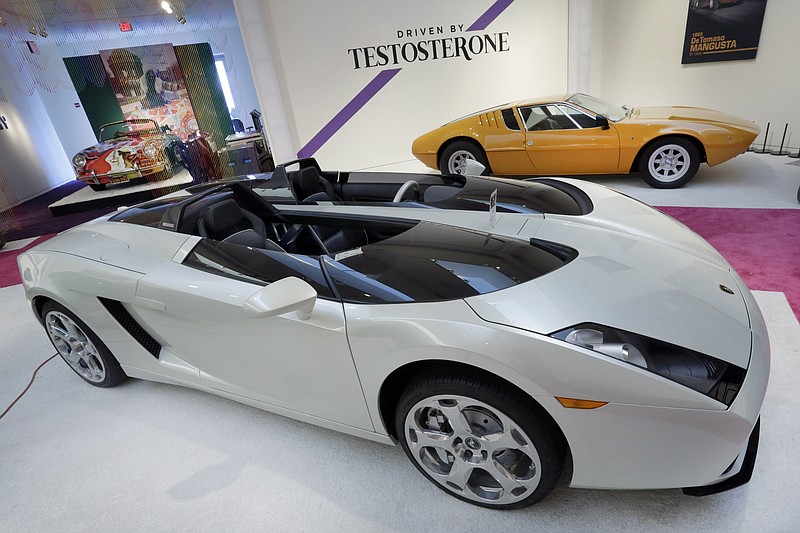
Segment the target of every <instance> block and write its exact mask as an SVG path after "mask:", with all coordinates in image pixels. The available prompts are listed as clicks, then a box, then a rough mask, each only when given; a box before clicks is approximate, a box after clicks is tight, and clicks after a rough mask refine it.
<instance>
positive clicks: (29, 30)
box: [28, 24, 39, 35]
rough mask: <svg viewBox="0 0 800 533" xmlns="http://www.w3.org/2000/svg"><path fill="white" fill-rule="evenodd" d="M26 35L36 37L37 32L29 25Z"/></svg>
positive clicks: (34, 27)
mask: <svg viewBox="0 0 800 533" xmlns="http://www.w3.org/2000/svg"><path fill="white" fill-rule="evenodd" d="M28 33H30V34H31V35H36V34H37V33H39V32H37V31H36V26H34V25H33V24H31V25H30V26H28Z"/></svg>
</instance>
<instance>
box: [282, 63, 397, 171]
mask: <svg viewBox="0 0 800 533" xmlns="http://www.w3.org/2000/svg"><path fill="white" fill-rule="evenodd" d="M400 70H401V69H399V68H393V69H387V70H382V71H380V72H379V73H378V75H377V76H375V77H374V78H373V79H372V81H371V82H369V83H368V84H367V86H366V87H364V88H363V89H361V92H359V93H358V94H357V95H355V97H354V98H353V99H352V100H350V102H348V104H347V105H346V106H344V107H343V108H342V110H341V111H339V112H338V113H337V114H336V116H335V117H333V118H332V119H331V120H330V122H328V123H327V124H325V127H323V128H322V129H321V130H319V133H317V134H316V135H314V137H313V138H312V139H311V140H310V141H308V143H307V144H306V145H305V146H303V147H302V148H301V149H300V151H299V152H297V157H311V156H312V155H314V154H315V153H316V152H317V150H319V149H320V148H322V145H324V144H325V143H326V142H328V141H329V140H330V138H331V137H333V136H334V134H335V133H336V132H337V131H339V130H340V129H341V128H342V126H344V125H345V124H346V123H347V121H348V120H350V119H351V118H353V116H354V115H355V114H356V113H358V111H359V110H360V109H361V108H362V107H364V106H365V105H366V103H367V102H369V101H370V100H371V99H372V97H373V96H375V95H376V94H378V91H380V90H381V89H383V87H384V86H385V85H386V84H387V83H389V82H390V81H391V79H392V78H394V77H395V75H397V73H398V72H400Z"/></svg>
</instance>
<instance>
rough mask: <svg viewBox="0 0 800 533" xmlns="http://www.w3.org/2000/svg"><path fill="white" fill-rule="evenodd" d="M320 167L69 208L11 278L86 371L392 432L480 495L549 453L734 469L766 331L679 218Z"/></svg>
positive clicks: (658, 480)
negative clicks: (105, 211) (86, 217)
mask: <svg viewBox="0 0 800 533" xmlns="http://www.w3.org/2000/svg"><path fill="white" fill-rule="evenodd" d="M329 178H330V179H325V177H323V176H320V173H319V171H318V168H317V167H316V166H309V165H305V166H303V165H301V168H300V169H299V170H297V171H292V172H287V171H286V170H285V169H280V171H279V172H276V173H275V174H274V176H273V179H267V180H261V181H257V182H234V183H226V184H221V185H213V186H210V187H205V188H201V189H202V190H197V191H195V192H194V194H190V193H183V194H179V195H177V197H173V198H169V199H159V200H154V201H151V202H148V203H145V204H141V205H139V206H136V207H132V208H130V209H127V210H123V211H120V212H118V213H116V214H113V215H112V216H108V217H103V218H101V219H98V220H95V221H93V222H89V223H87V224H83V225H81V226H78V227H76V228H74V229H72V230H69V231H66V232H64V233H62V234H60V235H58V236H57V237H54V238H52V239H50V240H49V241H46V242H44V243H43V244H41V245H39V246H37V247H35V248H33V249H32V250H30V251H28V252H27V253H25V254H22V255H21V256H20V257H19V267H20V270H21V273H22V278H23V282H24V285H25V290H26V295H27V298H28V300H29V301H30V304H31V307H32V309H33V312H34V313H35V314H36V316H37V317H38V318H39V319H40V320H41V322H42V324H43V326H44V328H45V330H46V331H47V334H48V335H49V337H50V339H51V340H52V341H53V344H54V345H55V347H56V349H57V350H58V353H59V354H61V356H62V357H63V358H64V360H65V361H66V362H67V364H69V365H70V366H71V367H72V368H73V369H74V370H75V371H76V372H77V373H78V375H80V376H81V377H82V378H83V379H84V380H86V381H87V382H88V383H90V384H92V385H96V386H100V387H110V386H113V385H115V384H117V383H119V382H120V381H122V380H123V379H125V378H126V377H135V378H141V379H149V380H155V381H161V382H165V383H173V384H178V385H184V386H187V387H192V388H195V389H199V390H204V391H207V392H211V393H213V394H217V395H220V396H224V397H226V398H230V399H234V400H237V401H240V402H243V403H246V404H249V405H252V406H256V407H259V408H262V409H266V410H269V411H272V412H275V413H279V414H282V415H286V416H289V417H293V418H297V419H300V420H304V421H307V422H310V423H312V424H317V425H321V426H325V427H327V428H331V429H335V430H338V431H342V432H345V433H349V434H352V435H357V436H361V437H365V438H368V439H373V440H376V441H379V442H383V443H386V444H395V443H398V442H399V443H400V445H401V446H402V447H403V449H404V450H405V452H406V453H407V455H408V456H409V458H410V459H411V461H412V463H414V465H415V466H416V467H417V468H418V469H419V470H420V471H421V472H422V473H423V474H424V475H425V476H427V477H428V478H429V479H430V480H431V481H433V482H434V483H435V484H436V485H437V486H438V487H439V488H441V489H443V490H444V491H446V492H448V493H449V494H452V495H454V496H456V497H458V498H461V499H463V500H466V501H469V502H471V503H474V504H477V505H482V506H485V507H491V508H500V509H509V508H519V507H524V506H527V505H530V504H532V503H535V502H537V501H539V500H541V499H542V498H544V497H545V496H546V495H547V494H548V493H549V492H550V491H551V490H552V488H553V487H554V485H555V484H556V482H557V480H558V479H559V477H560V476H561V474H562V469H563V467H564V465H565V462H566V461H568V460H569V461H571V464H572V468H571V479H570V483H571V486H574V487H584V488H609V489H652V488H683V489H684V491H685V492H686V493H687V494H693V495H703V494H711V493H715V492H720V491H723V490H727V489H730V488H733V487H736V486H739V485H741V484H743V483H746V482H747V481H748V480H749V479H750V475H751V473H752V471H753V465H754V462H755V456H756V453H757V447H758V435H759V413H760V409H761V404H762V401H763V398H764V393H765V390H766V387H767V380H768V375H769V342H768V339H767V332H766V328H765V325H764V321H763V318H762V316H761V313H760V311H759V309H758V306H757V305H756V303H755V301H754V299H753V297H752V295H751V294H750V292H749V291H748V289H747V287H745V285H744V283H743V282H742V280H741V279H740V278H739V276H738V275H737V274H736V273H735V272H734V271H733V270H732V269H731V267H730V265H728V264H727V263H726V262H725V260H724V259H722V257H720V255H719V254H718V253H717V252H716V251H715V250H714V249H712V248H711V247H710V246H709V245H708V244H707V243H706V242H705V241H703V240H702V239H701V238H700V237H698V236H697V235H695V234H694V233H692V232H691V231H689V230H688V229H687V228H685V227H684V226H682V225H681V224H679V223H677V222H675V221H674V220H672V219H670V218H669V217H666V216H664V215H663V214H661V213H659V212H658V211H656V210H654V209H651V208H650V207H647V206H646V205H643V204H641V203H639V202H637V201H635V200H632V199H630V198H628V197H626V196H623V195H621V194H618V193H616V192H613V191H611V190H609V189H606V188H604V187H601V186H598V185H593V184H590V183H585V182H581V181H577V180H570V179H558V180H556V179H542V180H533V181H526V182H520V181H512V180H501V179H495V178H478V177H474V178H473V177H442V176H436V175H410V174H404V175H403V174H401V175H392V176H389V175H379V174H356V173H351V174H334V175H333V176H332V177H331V176H329ZM273 182H274V183H273ZM276 184H277V185H276ZM287 186H289V187H288V188H287ZM494 191H496V193H494ZM290 192H291V194H289V193H290ZM292 196H293V197H294V198H295V199H297V200H301V202H300V203H297V202H292ZM309 196H310V199H309ZM406 196H408V197H410V198H409V200H408V201H402V200H403V199H404V198H405V197H406ZM268 199H273V200H275V202H271V201H268ZM342 199H344V200H342ZM281 202H282V203H281ZM495 202H496V203H495Z"/></svg>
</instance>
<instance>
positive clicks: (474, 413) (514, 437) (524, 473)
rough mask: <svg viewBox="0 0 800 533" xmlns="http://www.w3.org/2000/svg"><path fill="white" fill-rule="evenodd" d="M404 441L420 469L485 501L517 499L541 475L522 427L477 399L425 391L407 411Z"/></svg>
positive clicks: (500, 503)
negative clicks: (425, 396) (423, 397)
mask: <svg viewBox="0 0 800 533" xmlns="http://www.w3.org/2000/svg"><path fill="white" fill-rule="evenodd" d="M404 430H405V440H406V442H407V445H408V448H409V452H410V453H409V455H410V456H411V457H412V459H413V460H414V461H415V462H416V463H417V465H418V466H419V467H420V469H421V470H422V471H423V472H425V473H427V474H428V475H429V476H430V477H431V479H433V480H434V481H436V482H437V483H439V484H440V485H441V486H442V488H444V489H445V490H447V491H448V492H451V493H454V494H456V495H458V496H460V497H462V498H465V499H468V500H471V501H474V502H477V503H480V504H482V505H486V506H505V505H509V504H514V503H516V502H519V501H521V500H523V499H525V498H527V497H529V496H531V494H532V493H533V492H534V491H535V490H536V488H537V487H538V486H539V483H540V481H541V479H542V463H541V459H540V457H539V453H538V451H537V450H536V448H535V446H534V445H533V441H532V440H531V438H530V437H529V436H528V435H527V434H526V433H525V431H524V430H523V429H522V428H521V427H520V426H519V424H517V423H516V422H514V420H512V419H511V418H509V417H508V416H506V415H505V414H503V413H501V412H500V411H498V410H497V409H496V408H494V407H492V406H490V405H488V404H486V403H483V402H481V401H478V400H475V399H473V398H469V397H466V396H458V395H450V394H448V395H438V396H430V397H428V398H425V399H423V400H421V401H419V402H417V403H416V404H415V405H414V406H413V407H412V408H411V409H410V410H409V411H408V414H407V415H406V418H405V423H404Z"/></svg>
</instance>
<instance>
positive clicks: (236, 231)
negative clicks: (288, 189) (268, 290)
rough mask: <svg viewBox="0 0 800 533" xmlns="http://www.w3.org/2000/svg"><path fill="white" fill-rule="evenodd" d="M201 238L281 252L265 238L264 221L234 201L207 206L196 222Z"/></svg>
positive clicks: (273, 243) (278, 247)
mask: <svg viewBox="0 0 800 533" xmlns="http://www.w3.org/2000/svg"><path fill="white" fill-rule="evenodd" d="M197 231H198V233H199V234H200V236H201V237H206V238H209V239H214V240H217V241H222V242H225V243H229V244H238V245H241V246H250V247H252V248H264V249H267V250H276V251H283V248H281V247H280V246H278V245H277V244H276V243H275V242H274V241H273V240H271V239H269V238H268V237H267V231H266V226H265V225H264V221H263V220H261V219H260V218H258V217H257V216H256V215H254V214H253V213H250V212H249V211H245V210H243V209H241V208H240V207H239V205H238V204H237V203H236V202H235V201H234V200H224V201H222V202H220V203H218V204H215V205H212V206H209V207H207V208H205V209H204V210H203V212H202V213H201V214H200V218H199V219H198V220H197Z"/></svg>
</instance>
